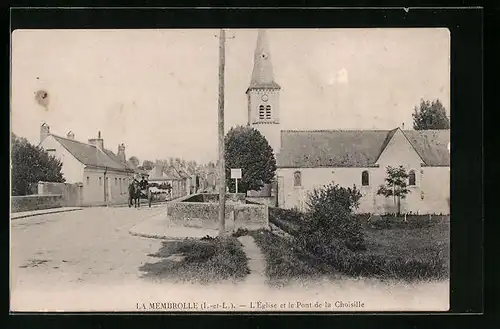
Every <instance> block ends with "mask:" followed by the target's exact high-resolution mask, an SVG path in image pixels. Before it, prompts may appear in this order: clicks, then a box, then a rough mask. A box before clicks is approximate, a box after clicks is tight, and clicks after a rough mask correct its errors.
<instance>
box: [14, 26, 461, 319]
mask: <svg viewBox="0 0 500 329" xmlns="http://www.w3.org/2000/svg"><path fill="white" fill-rule="evenodd" d="M10 113H11V115H10V116H11V117H10V120H11V124H10V127H11V133H10V138H11V141H10V145H11V150H10V153H11V159H10V168H11V178H10V184H11V185H10V189H11V202H10V241H11V242H10V271H9V273H10V309H11V311H13V312H15V311H16V312H47V311H49V312H256V313H259V312H301V313H302V312H388V311H390V312H414V311H423V312H430V311H448V310H449V308H450V150H451V147H450V121H451V117H450V32H449V30H448V29H446V28H335V29H333V28H317V29H305V28H304V29H273V28H269V29H265V28H262V29H37V30H29V29H17V30H14V32H13V33H12V35H11V112H10Z"/></svg>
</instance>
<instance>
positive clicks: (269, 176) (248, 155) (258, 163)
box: [224, 126, 276, 193]
mask: <svg viewBox="0 0 500 329" xmlns="http://www.w3.org/2000/svg"><path fill="white" fill-rule="evenodd" d="M224 144H225V161H226V184H227V186H228V187H229V190H230V191H235V182H234V179H231V169H236V168H241V171H242V178H241V179H240V180H238V192H242V193H246V192H247V191H248V190H259V189H261V188H262V187H263V186H264V184H269V183H271V182H272V181H273V179H274V174H275V172H276V159H275V158H274V153H273V149H272V148H271V146H270V145H269V143H268V142H267V140H266V138H265V137H264V136H263V135H262V134H261V133H260V132H259V131H258V130H256V129H254V128H251V127H244V126H237V127H234V128H231V130H230V131H229V132H228V133H227V135H226V137H225V141H224Z"/></svg>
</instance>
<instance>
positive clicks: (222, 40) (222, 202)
mask: <svg viewBox="0 0 500 329" xmlns="http://www.w3.org/2000/svg"><path fill="white" fill-rule="evenodd" d="M225 65H226V32H225V31H224V29H221V30H220V35H219V120H218V128H219V236H222V235H223V234H224V233H225V231H226V219H225V213H226V164H225V161H224V153H225V150H224V69H225Z"/></svg>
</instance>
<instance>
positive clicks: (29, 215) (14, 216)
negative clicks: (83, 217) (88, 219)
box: [10, 208, 83, 220]
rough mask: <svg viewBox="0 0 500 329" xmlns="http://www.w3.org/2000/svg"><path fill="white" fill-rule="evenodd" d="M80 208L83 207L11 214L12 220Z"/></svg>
mask: <svg viewBox="0 0 500 329" xmlns="http://www.w3.org/2000/svg"><path fill="white" fill-rule="evenodd" d="M78 210H83V208H74V209H61V210H53V211H45V212H38V213H31V214H25V215H18V216H16V215H14V214H15V213H14V214H11V215H10V219H11V220H15V219H21V218H27V217H34V216H41V215H50V214H58V213H63V212H71V211H78Z"/></svg>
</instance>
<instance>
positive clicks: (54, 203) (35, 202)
mask: <svg viewBox="0 0 500 329" xmlns="http://www.w3.org/2000/svg"><path fill="white" fill-rule="evenodd" d="M63 206H64V198H63V196H62V195H60V194H53V195H23V196H13V197H12V198H11V212H13V213H14V212H21V211H32V210H42V209H50V208H60V207H63Z"/></svg>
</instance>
